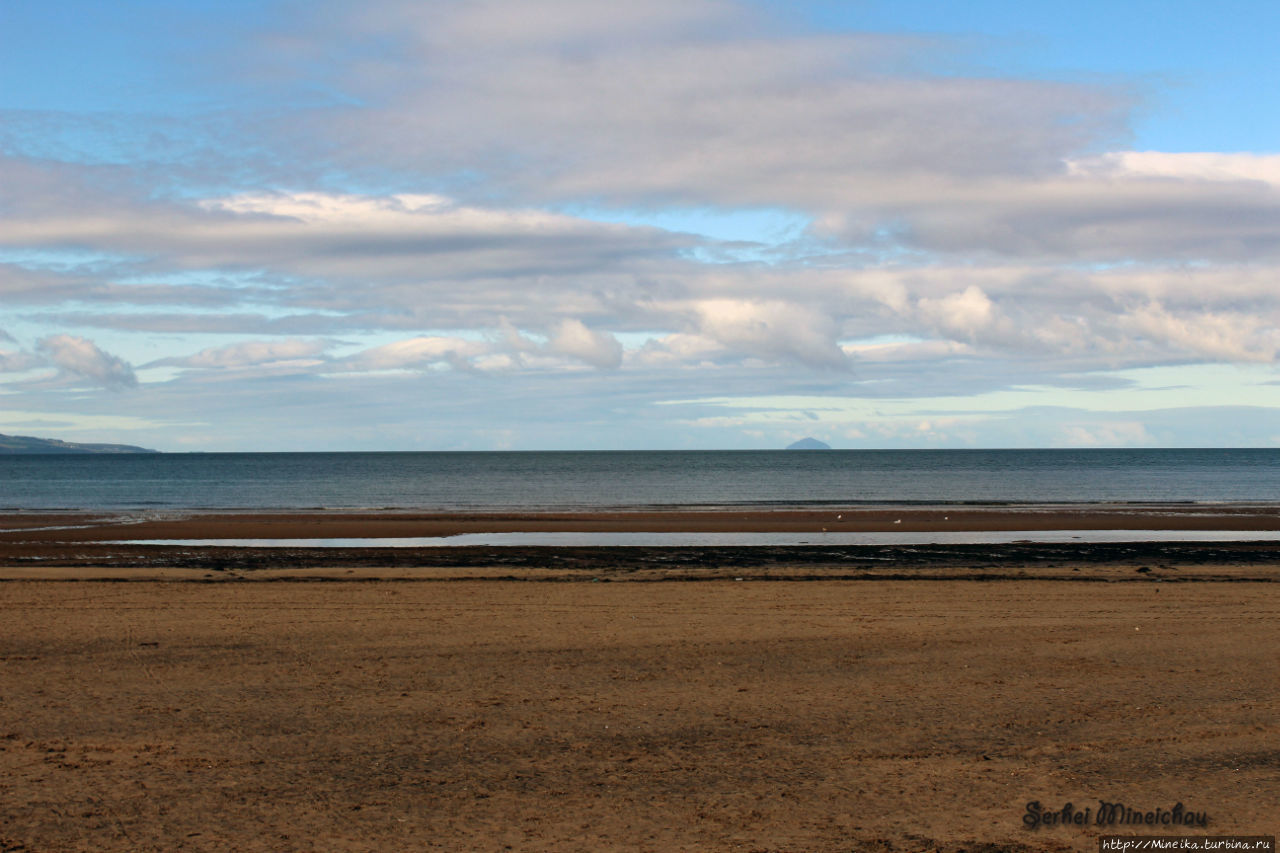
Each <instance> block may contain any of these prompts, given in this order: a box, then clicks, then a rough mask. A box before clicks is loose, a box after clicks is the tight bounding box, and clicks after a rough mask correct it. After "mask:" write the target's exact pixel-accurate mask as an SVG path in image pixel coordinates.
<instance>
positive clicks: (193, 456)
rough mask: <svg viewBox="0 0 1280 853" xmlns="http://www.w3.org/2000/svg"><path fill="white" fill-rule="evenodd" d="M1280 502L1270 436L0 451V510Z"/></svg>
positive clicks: (1279, 473) (1277, 462) (1276, 452)
mask: <svg viewBox="0 0 1280 853" xmlns="http://www.w3.org/2000/svg"><path fill="white" fill-rule="evenodd" d="M1091 501H1117V502H1148V501H1161V502H1163V501H1172V502H1280V449H1210V450H1181V449H1179V450H1172V449H1170V450H912V451H898V450H831V451H611V452H595V451H587V452H510V453H498V452H494V453H190V454H188V453H181V454H178V453H175V454H145V455H102V456H97V455H47V456H44V455H41V456H26V455H14V456H0V510H36V509H67V510H69V509H90V510H101V509H108V510H111V509H121V510H123V509H148V508H150V509H157V510H163V509H175V510H178V509H218V510H229V509H309V508H376V509H384V508H385V509H400V510H407V509H453V510H458V509H463V510H465V509H472V510H483V509H547V508H550V509H593V508H602V507H680V506H705V507H712V506H823V505H833V506H839V505H847V506H852V505H858V504H885V503H926V504H930V503H1014V504H1018V503H1075V502H1091Z"/></svg>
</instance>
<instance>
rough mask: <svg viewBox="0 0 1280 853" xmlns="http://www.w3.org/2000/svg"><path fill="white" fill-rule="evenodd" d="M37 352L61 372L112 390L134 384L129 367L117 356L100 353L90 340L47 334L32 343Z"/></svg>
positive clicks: (131, 370) (135, 379) (134, 380)
mask: <svg viewBox="0 0 1280 853" xmlns="http://www.w3.org/2000/svg"><path fill="white" fill-rule="evenodd" d="M36 349H37V351H38V352H39V353H40V354H41V355H43V356H44V357H45V358H47V359H48V360H49V362H51V363H52V364H53V365H54V366H56V367H57V368H59V369H60V370H62V371H63V372H64V373H68V374H71V375H73V376H78V377H81V378H84V379H90V380H92V381H93V382H95V383H97V384H99V385H102V386H103V387H105V388H110V389H112V390H120V389H123V388H131V387H133V386H135V385H137V384H138V380H137V377H135V376H134V375H133V368H132V367H130V366H129V364H128V362H126V361H125V360H124V359H121V358H118V357H117V356H114V355H111V354H109V353H106V352H103V351H102V350H101V349H99V348H98V346H97V345H96V344H94V343H93V342H92V341H90V340H86V339H85V338H79V337H76V336H74V335H50V336H49V337H47V338H42V339H41V340H40V341H39V343H37V345H36Z"/></svg>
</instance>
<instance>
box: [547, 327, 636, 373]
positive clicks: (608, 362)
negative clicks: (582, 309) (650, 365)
mask: <svg viewBox="0 0 1280 853" xmlns="http://www.w3.org/2000/svg"><path fill="white" fill-rule="evenodd" d="M546 351H547V352H549V353H554V354H557V355H567V356H570V357H572V358H576V359H580V360H581V361H584V362H586V363H587V364H589V365H592V366H593V367H602V368H609V367H617V366H618V365H620V364H622V345H621V344H619V343H618V340H617V338H615V337H614V336H613V335H611V334H609V333H608V332H599V331H593V330H591V329H588V328H587V327H586V326H585V325H583V323H582V321H581V320H575V319H572V318H569V319H565V320H562V321H561V322H560V324H559V325H558V326H557V327H556V329H555V332H554V334H552V336H551V340H549V341H548V342H547V347H546Z"/></svg>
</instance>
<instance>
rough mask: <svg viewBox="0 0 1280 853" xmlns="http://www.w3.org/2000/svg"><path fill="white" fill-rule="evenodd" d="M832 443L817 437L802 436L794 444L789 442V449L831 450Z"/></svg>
mask: <svg viewBox="0 0 1280 853" xmlns="http://www.w3.org/2000/svg"><path fill="white" fill-rule="evenodd" d="M830 449H831V445H829V444H827V443H826V442H825V441H818V439H816V438H802V439H800V440H799V441H797V442H796V443H794V444H788V445H787V450H830Z"/></svg>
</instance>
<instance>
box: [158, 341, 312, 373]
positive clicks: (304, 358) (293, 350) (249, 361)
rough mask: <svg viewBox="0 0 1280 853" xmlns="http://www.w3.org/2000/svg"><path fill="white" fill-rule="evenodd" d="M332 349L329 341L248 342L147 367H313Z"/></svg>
mask: <svg viewBox="0 0 1280 853" xmlns="http://www.w3.org/2000/svg"><path fill="white" fill-rule="evenodd" d="M328 346H329V345H328V344H327V343H326V342H325V341H316V340H296V339H295V340H289V339H286V340H272V341H245V342H243V343H238V344H230V345H228V346H223V347H209V348H207V349H203V350H200V352H198V353H196V354H195V355H191V356H186V357H183V358H162V359H159V360H157V361H154V362H151V363H150V364H148V365H146V366H147V367H153V366H161V365H167V366H173V367H192V368H201V369H207V370H234V369H240V368H245V367H261V366H273V367H280V366H285V367H289V366H310V365H315V364H319V363H321V362H320V356H322V355H323V354H324V352H325V350H326V349H327V348H328Z"/></svg>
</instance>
